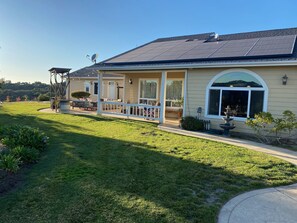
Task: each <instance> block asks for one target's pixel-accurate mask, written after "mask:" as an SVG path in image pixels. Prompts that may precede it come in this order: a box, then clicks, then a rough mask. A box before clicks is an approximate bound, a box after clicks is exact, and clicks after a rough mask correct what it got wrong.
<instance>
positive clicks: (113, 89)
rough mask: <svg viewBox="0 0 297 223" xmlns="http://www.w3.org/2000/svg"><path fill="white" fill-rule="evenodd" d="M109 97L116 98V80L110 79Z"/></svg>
mask: <svg viewBox="0 0 297 223" xmlns="http://www.w3.org/2000/svg"><path fill="white" fill-rule="evenodd" d="M108 98H109V99H116V95H115V83H114V81H109V82H108Z"/></svg>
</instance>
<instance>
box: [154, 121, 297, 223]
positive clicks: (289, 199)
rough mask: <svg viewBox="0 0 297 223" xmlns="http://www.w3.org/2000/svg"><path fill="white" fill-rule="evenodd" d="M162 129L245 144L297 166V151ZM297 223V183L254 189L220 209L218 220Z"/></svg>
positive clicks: (232, 222)
mask: <svg viewBox="0 0 297 223" xmlns="http://www.w3.org/2000/svg"><path fill="white" fill-rule="evenodd" d="M159 129H161V130H164V131H167V132H172V133H177V134H181V135H186V136H192V137H197V138H203V139H208V140H213V141H217V142H223V143H228V144H231V145H235V146H241V147H245V148H248V149H252V150H255V151H259V152H263V153H266V154H269V155H271V156H275V157H277V158H280V159H283V160H286V161H288V162H290V163H292V164H294V165H297V152H294V151H291V150H287V149H282V148H279V147H275V146H269V145H264V144H261V143H256V142H252V141H248V140H241V139H232V138H226V137H222V136H215V135H209V134H205V133H200V132H189V131H185V130H181V129H179V128H176V127H172V126H171V127H170V126H164V125H160V126H159ZM264 222H265V223H296V222H297V184H293V185H290V186H283V187H275V188H267V189H262V190H254V191H250V192H247V193H244V194H241V195H239V196H237V197H235V198H233V199H231V200H230V201H228V202H227V203H226V204H225V205H224V206H223V208H222V209H221V211H220V214H219V216H218V223H264Z"/></svg>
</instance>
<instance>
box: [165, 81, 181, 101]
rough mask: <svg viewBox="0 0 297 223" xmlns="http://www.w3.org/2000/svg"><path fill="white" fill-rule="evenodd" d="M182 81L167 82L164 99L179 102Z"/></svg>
mask: <svg viewBox="0 0 297 223" xmlns="http://www.w3.org/2000/svg"><path fill="white" fill-rule="evenodd" d="M182 88H183V81H181V80H167V85H166V99H168V100H181V99H182Z"/></svg>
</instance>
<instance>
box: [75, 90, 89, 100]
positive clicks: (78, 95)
mask: <svg viewBox="0 0 297 223" xmlns="http://www.w3.org/2000/svg"><path fill="white" fill-rule="evenodd" d="M90 95H91V94H90V93H89V92H85V91H75V92H72V93H71V97H73V98H77V99H80V98H88V97H90Z"/></svg>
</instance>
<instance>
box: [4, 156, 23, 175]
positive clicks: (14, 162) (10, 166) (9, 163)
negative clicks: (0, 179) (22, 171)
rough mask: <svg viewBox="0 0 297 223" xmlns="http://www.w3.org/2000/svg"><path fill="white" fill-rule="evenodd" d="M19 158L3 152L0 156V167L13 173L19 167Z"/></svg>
mask: <svg viewBox="0 0 297 223" xmlns="http://www.w3.org/2000/svg"><path fill="white" fill-rule="evenodd" d="M20 164H21V161H20V158H17V157H15V156H13V155H12V154H4V155H1V156H0V169H3V170H6V171H9V172H12V173H15V172H17V171H18V169H19V168H20Z"/></svg>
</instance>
